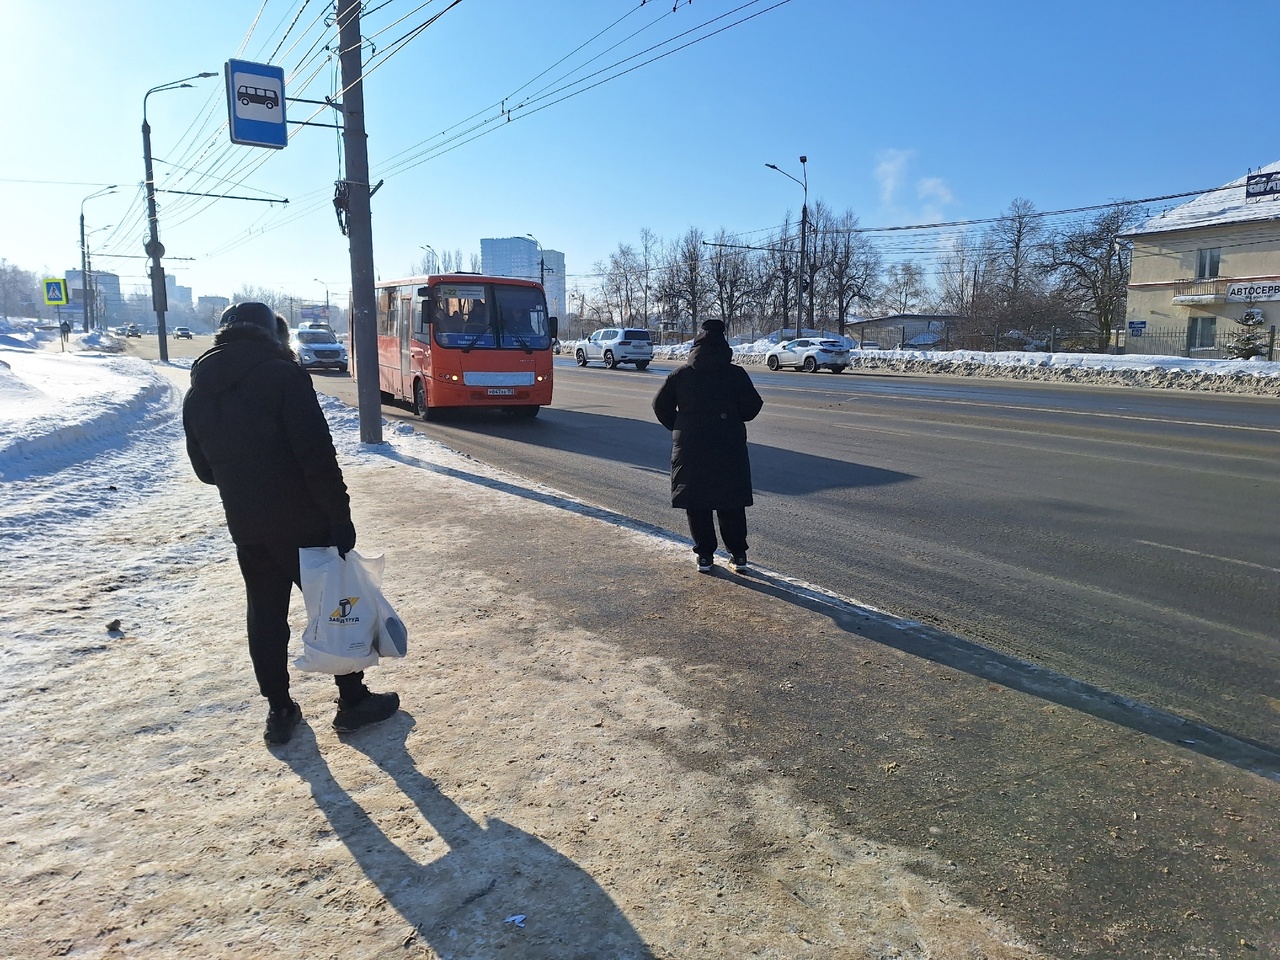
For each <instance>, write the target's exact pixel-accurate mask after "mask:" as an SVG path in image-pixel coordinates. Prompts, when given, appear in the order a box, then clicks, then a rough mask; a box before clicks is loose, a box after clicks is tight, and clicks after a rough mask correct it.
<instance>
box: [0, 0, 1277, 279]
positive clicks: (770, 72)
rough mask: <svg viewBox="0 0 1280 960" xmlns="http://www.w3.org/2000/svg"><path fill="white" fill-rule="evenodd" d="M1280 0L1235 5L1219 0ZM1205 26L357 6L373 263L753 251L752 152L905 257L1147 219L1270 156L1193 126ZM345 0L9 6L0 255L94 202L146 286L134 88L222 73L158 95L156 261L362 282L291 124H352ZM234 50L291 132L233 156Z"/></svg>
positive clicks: (602, 8)
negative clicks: (973, 241)
mask: <svg viewBox="0 0 1280 960" xmlns="http://www.w3.org/2000/svg"><path fill="white" fill-rule="evenodd" d="M1272 12H1273V5H1272V3H1271V2H1270V0H1266V2H1264V0H1237V2H1233V3H1232V4H1231V5H1230V8H1229V9H1228V10H1224V11H1222V14H1221V15H1223V16H1225V17H1226V18H1228V19H1230V20H1231V21H1232V22H1235V23H1247V22H1251V21H1254V20H1258V18H1264V17H1266V16H1268V15H1269V14H1270V13H1272ZM1202 13H1203V9H1202V8H1193V7H1192V6H1191V5H1190V4H1186V3H1183V2H1181V0H1175V2H1172V3H1170V2H1155V0H1136V2H1134V3H1127V4H1114V3H1103V2H1100V0H1081V2H1078V3H1074V4H1071V5H1070V6H1069V8H1066V7H1062V5H1056V6H1055V5H1041V4H1025V3H1019V2H1014V0H1008V2H978V3H975V4H965V5H959V4H953V3H947V2H942V0H935V2H929V0H925V2H921V3H918V4H913V5H911V6H910V8H909V9H905V8H904V7H903V6H902V5H901V4H900V3H889V2H883V0H866V2H858V3H848V2H846V0H697V2H696V3H695V2H691V0H648V2H641V0H592V2H591V3H582V2H580V0H579V2H574V0H539V2H538V3H536V4H533V3H528V2H527V0H427V2H421V0H381V2H369V3H366V4H365V7H364V10H363V13H362V33H363V45H362V57H363V60H364V63H365V80H364V100H365V106H366V126H367V129H368V132H369V157H370V167H371V172H370V179H371V180H372V181H373V182H374V183H378V182H379V181H382V184H383V185H382V187H381V188H380V189H379V191H378V193H377V194H376V195H375V197H374V200H373V217H374V255H375V262H376V266H377V271H378V274H379V276H380V277H381V278H383V279H390V278H393V277H397V276H404V275H406V274H408V273H410V272H412V270H413V269H414V267H415V266H416V264H417V263H418V262H419V261H420V260H421V258H422V256H423V252H424V251H423V248H424V247H426V246H429V247H430V248H431V249H432V250H434V251H436V252H437V253H442V252H445V251H449V252H454V251H457V252H460V253H461V255H462V260H463V262H469V260H470V257H471V255H472V254H473V253H478V252H479V247H480V239H481V238H482V237H503V236H524V235H526V234H533V235H534V236H536V237H537V238H538V239H539V240H540V241H541V242H542V243H543V245H544V246H545V247H547V248H548V249H553V250H559V251H562V252H563V253H564V254H565V258H566V270H567V273H568V281H569V284H570V287H571V289H572V288H574V287H580V288H584V289H587V290H590V288H591V284H592V282H593V281H592V275H593V273H594V272H595V266H596V264H597V263H600V262H602V261H604V260H607V258H608V256H609V254H610V253H611V252H613V251H614V250H616V249H617V247H618V245H619V244H621V243H627V244H631V245H637V244H638V242H639V238H640V234H641V231H642V230H649V231H651V232H652V233H653V234H654V235H656V236H657V237H658V238H660V239H661V240H663V241H668V242H672V241H675V240H676V239H677V238H678V237H680V236H681V235H682V234H684V233H685V232H686V231H687V230H688V229H689V228H690V227H697V228H699V229H701V230H702V231H703V233H704V235H706V236H707V237H708V238H711V237H713V236H715V235H716V234H718V233H719V232H720V231H721V230H724V231H725V232H726V233H727V234H728V235H730V236H731V237H734V238H736V241H737V242H740V243H742V244H744V245H760V244H764V243H765V242H766V238H768V237H769V236H771V235H773V236H776V235H777V233H778V230H779V228H780V226H781V225H782V224H783V223H784V222H789V223H790V224H792V225H793V226H794V224H795V222H796V221H797V219H798V215H799V209H800V204H801V200H802V199H803V197H802V191H801V188H800V186H799V185H797V184H796V183H793V182H791V181H790V180H788V179H787V178H786V177H783V176H779V174H778V172H776V171H773V170H770V169H768V168H767V167H766V166H765V164H767V163H772V164H776V165H777V166H778V167H779V168H780V170H782V171H785V172H788V173H791V174H796V173H799V170H800V165H799V161H798V158H799V156H800V155H801V154H804V155H806V156H807V157H808V162H807V175H808V181H809V201H810V204H811V205H812V204H814V203H816V202H819V201H820V202H822V203H824V204H825V205H826V206H827V207H828V208H829V209H830V210H832V211H833V212H834V213H836V214H840V213H843V212H845V211H846V210H848V211H852V212H853V213H855V214H856V215H857V216H858V217H859V218H860V224H861V226H862V227H863V228H865V229H867V231H868V232H869V233H870V235H871V236H872V238H873V240H874V242H875V243H876V245H877V247H878V248H879V249H880V250H881V252H882V254H883V256H884V258H885V260H886V261H887V262H890V263H892V262H900V261H902V260H904V259H914V260H917V261H918V262H920V263H921V264H923V265H924V266H926V267H931V266H933V265H934V264H936V262H937V259H938V258H939V256H940V255H941V251H944V250H945V249H946V247H947V246H948V245H949V244H951V243H954V242H955V241H956V239H958V238H959V237H960V236H962V235H963V234H964V233H965V232H966V231H970V230H981V229H982V228H983V225H984V224H988V223H990V221H991V220H992V219H993V218H997V217H999V216H1000V215H1001V214H1002V213H1004V212H1005V211H1006V210H1007V209H1008V207H1009V205H1010V203H1012V202H1013V201H1014V200H1015V199H1017V198H1024V199H1026V200H1029V201H1030V202H1031V203H1033V204H1034V205H1035V206H1036V208H1037V209H1038V210H1040V211H1045V212H1046V216H1045V218H1044V219H1045V223H1046V226H1049V227H1056V226H1062V225H1066V224H1070V223H1075V222H1079V221H1081V220H1083V219H1087V218H1088V217H1089V216H1090V213H1089V211H1090V210H1092V209H1096V208H1098V207H1100V206H1103V205H1106V204H1108V203H1111V202H1114V201H1119V200H1144V201H1146V203H1147V204H1148V207H1147V209H1148V210H1149V212H1151V213H1155V212H1158V211H1159V210H1160V209H1164V208H1165V207H1167V206H1170V205H1172V204H1174V203H1176V202H1178V201H1177V199H1176V198H1177V197H1178V196H1179V195H1182V194H1194V193H1197V192H1201V191H1203V190H1206V189H1211V188H1214V187H1217V186H1219V185H1221V184H1225V183H1227V182H1228V181H1230V180H1233V179H1235V178H1237V177H1240V176H1242V175H1244V174H1245V173H1247V172H1248V171H1249V170H1250V169H1252V168H1256V167H1259V166H1262V165H1265V164H1268V163H1271V162H1274V161H1275V160H1277V159H1280V129H1278V128H1277V127H1276V125H1275V124H1269V123H1253V122H1244V123H1242V125H1241V126H1239V127H1233V130H1234V131H1236V133H1240V134H1241V135H1235V133H1233V134H1232V135H1230V136H1228V135H1226V130H1225V128H1222V129H1221V130H1220V135H1218V136H1212V135H1207V136H1200V135H1197V136H1196V138H1195V146H1194V149H1192V148H1191V146H1190V144H1189V142H1188V140H1187V137H1188V135H1189V133H1190V129H1191V128H1195V129H1199V130H1200V132H1201V133H1205V134H1208V133H1210V128H1211V127H1213V126H1214V125H1215V124H1216V125H1218V126H1219V127H1221V126H1222V124H1224V123H1225V121H1224V120H1222V119H1221V118H1222V117H1223V112H1222V111H1223V106H1224V103H1223V96H1224V93H1223V89H1222V88H1221V86H1220V85H1218V84H1214V83H1206V82H1192V80H1191V78H1190V77H1188V78H1186V82H1171V81H1170V76H1171V74H1170V70H1171V69H1172V67H1171V66H1170V64H1171V63H1172V62H1173V60H1174V59H1176V56H1177V52H1178V51H1179V50H1184V49H1185V48H1186V44H1187V43H1188V35H1187V29H1188V24H1190V23H1194V22H1196V20H1195V18H1196V17H1197V16H1199V15H1200V14H1202ZM335 16H336V15H335V10H334V5H333V3H332V0H226V2H224V3H220V4H170V5H162V6H161V7H156V6H155V5H154V4H144V3H143V2H141V0H120V2H117V3H113V4H99V3H93V2H91V0H47V2H44V3H41V4H35V3H27V2H14V3H9V4H7V5H6V14H5V18H6V23H7V25H8V27H9V28H10V30H11V31H12V32H11V34H10V35H11V36H14V37H22V38H26V40H25V41H24V42H21V43H14V44H11V45H10V48H9V49H8V50H7V56H6V57H5V58H3V60H0V78H2V79H3V81H4V83H5V84H6V89H8V90H10V91H13V92H14V95H11V96H10V97H9V98H8V100H7V103H6V120H7V121H8V122H7V128H8V130H9V131H10V134H11V135H9V136H7V137H6V138H5V142H4V144H3V146H0V198H2V199H3V209H4V211H5V217H4V219H3V227H0V257H3V258H4V259H5V260H7V261H8V262H10V263H12V264H14V265H17V266H20V267H22V268H24V269H28V270H33V271H37V272H42V273H44V274H45V275H48V276H56V275H61V274H62V273H63V272H64V271H65V270H67V269H73V268H78V266H79V261H80V249H79V216H80V213H81V206H82V203H83V209H84V214H85V222H86V231H87V233H89V234H90V237H89V246H90V253H91V256H92V258H93V263H94V267H95V269H98V270H111V271H113V272H116V273H118V274H120V275H121V279H122V284H123V286H124V287H125V288H126V289H128V288H130V287H134V286H142V285H144V284H145V282H146V279H145V260H144V258H143V256H142V253H143V251H142V244H143V242H144V240H145V237H146V233H147V228H146V205H145V197H144V195H143V191H142V189H141V186H142V179H143V170H142V149H141V142H140V141H141V135H140V126H141V121H142V99H143V95H144V94H145V93H146V91H147V90H149V89H151V88H153V87H156V86H160V85H163V84H167V83H169V82H170V81H172V80H174V79H177V78H182V77H189V76H191V75H192V74H196V73H199V72H202V71H211V72H214V73H215V74H216V76H215V77H213V78H211V79H207V80H195V81H191V83H192V86H191V87H190V88H179V89H174V90H165V91H161V92H158V93H155V94H152V95H151V96H150V98H149V99H148V101H147V117H148V120H149V122H150V124H151V127H152V152H153V155H154V157H155V166H156V171H157V188H158V190H159V191H160V192H159V193H158V198H159V204H160V214H159V216H160V236H161V239H162V241H163V243H164V245H165V247H166V251H167V253H166V267H167V269H168V270H169V271H170V272H171V273H173V274H175V275H176V277H177V282H178V283H180V284H182V285H184V286H190V287H193V288H194V290H195V293H196V295H202V294H214V295H224V296H226V295H230V294H231V293H232V292H234V289H235V288H236V287H237V286H241V285H246V284H249V285H255V286H261V287H268V288H273V289H278V290H281V291H284V292H286V293H288V294H290V295H294V296H298V297H304V298H305V297H311V298H315V299H323V296H324V289H323V285H322V283H321V282H319V281H323V282H324V283H325V284H328V285H329V286H330V287H333V288H335V289H344V288H345V287H346V284H347V279H346V278H347V276H348V273H349V267H348V259H347V258H348V252H347V244H346V238H345V237H343V235H342V234H341V232H340V231H339V229H338V224H337V220H336V217H335V215H334V207H333V195H334V183H335V181H337V180H340V179H342V178H343V177H344V176H345V172H344V170H343V162H342V143H341V138H340V135H339V133H338V131H336V130H334V129H331V128H327V127H324V126H303V125H301V122H302V121H308V122H310V123H316V124H333V123H336V122H338V121H339V120H340V114H339V113H338V112H337V111H336V110H335V109H333V107H332V106H330V105H329V103H328V102H327V101H333V102H339V101H340V100H341V97H342V91H341V89H340V80H339V70H338V55H339V52H340V51H339V50H338V49H337V46H338V41H337V36H338V30H337V25H336V22H335ZM143 23H145V24H146V29H145V30H144V29H140V28H139V25H140V24H143ZM1259 42H1260V41H1259ZM1244 46H1245V47H1246V48H1248V47H1249V43H1248V42H1245V43H1244ZM1245 52H1247V51H1245ZM1258 52H1259V53H1261V52H1262V51H1258ZM231 58H236V59H243V60H249V61H252V62H260V63H268V62H269V63H271V64H273V65H276V66H279V67H281V68H283V70H284V72H285V80H286V95H287V96H288V97H289V98H292V99H291V100H290V101H289V102H287V104H286V109H287V115H288V118H289V121H290V136H289V145H288V147H286V148H285V149H283V150H278V151H276V150H266V149H261V148H253V147H244V146H237V145H233V144H231V143H230V141H229V138H228V130H227V104H226V95H225V91H224V88H223V81H222V65H223V64H224V63H225V62H226V61H227V60H228V59H231ZM22 91H26V92H25V93H22ZM1240 110H1241V111H1242V114H1243V116H1248V113H1249V110H1248V104H1247V102H1245V101H1241V103H1240ZM1191 118H1200V119H1198V120H1194V121H1193V120H1192V119H1191ZM1189 124H1190V128H1189V126H1188V125H1189ZM110 184H117V185H118V186H117V188H116V189H115V190H114V191H113V192H111V193H109V194H107V195H105V196H102V197H97V198H94V199H90V200H87V201H86V200H85V198H86V197H89V196H90V195H92V194H93V193H96V192H98V191H99V190H101V189H102V188H104V187H105V186H107V185H110ZM200 194H213V195H214V196H201V195H200ZM234 198H252V199H234ZM286 198H287V201H288V202H287V203H286V202H285V200H286ZM1156 198H1164V199H1156ZM873 228H874V229H873ZM188 258H189V259H188ZM315 278H319V281H317V280H316V279H315Z"/></svg>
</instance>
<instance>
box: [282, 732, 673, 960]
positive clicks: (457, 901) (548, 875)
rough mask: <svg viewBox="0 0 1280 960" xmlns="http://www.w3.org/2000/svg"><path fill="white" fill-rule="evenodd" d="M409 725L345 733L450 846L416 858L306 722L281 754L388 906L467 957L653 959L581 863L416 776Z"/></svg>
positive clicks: (429, 940)
mask: <svg viewBox="0 0 1280 960" xmlns="http://www.w3.org/2000/svg"><path fill="white" fill-rule="evenodd" d="M413 727H414V720H413V718H412V717H410V716H409V715H408V714H406V713H404V712H403V711H402V712H401V713H399V714H397V715H396V716H395V717H394V718H392V719H391V720H388V721H387V722H385V723H382V724H379V725H378V726H377V727H375V728H372V729H370V730H367V731H361V732H359V733H356V734H351V735H348V736H346V737H344V738H343V739H344V742H345V743H346V744H347V745H348V746H350V747H353V748H355V749H356V750H359V751H360V752H362V753H364V754H365V755H366V756H367V757H368V758H369V759H370V760H372V761H373V763H374V764H375V765H376V766H377V767H378V768H379V769H381V770H382V771H383V772H384V773H386V774H387V775H388V776H390V777H391V778H392V780H394V781H395V783H396V786H397V787H399V789H400V791H401V792H402V793H403V794H404V796H405V797H406V798H407V799H408V800H410V801H412V803H413V804H414V806H416V807H417V809H418V811H419V812H420V813H421V814H422V817H423V818H424V820H425V821H426V822H427V823H428V824H429V825H430V826H431V828H432V829H433V830H434V831H435V832H436V833H437V834H438V835H439V837H440V839H441V840H442V841H443V842H444V844H445V845H447V846H448V851H447V852H446V853H443V854H437V855H435V856H434V857H433V855H432V852H431V851H430V850H428V851H426V852H424V855H423V857H422V858H421V860H419V859H416V858H414V857H412V856H410V855H409V854H408V853H406V852H405V851H404V850H403V849H401V847H400V845H398V844H397V843H396V842H394V841H393V840H391V839H390V838H389V837H387V835H386V834H385V833H384V832H383V829H382V828H381V827H380V826H379V825H378V824H377V823H375V822H374V820H373V819H372V818H371V817H370V816H369V815H368V814H367V813H366V812H365V811H364V810H363V809H362V808H361V807H360V805H359V803H357V802H356V801H355V800H354V799H352V797H351V795H350V794H349V793H348V792H347V791H346V789H344V788H343V787H342V786H341V785H340V784H339V783H338V782H337V781H336V780H335V779H334V777H333V774H332V773H331V772H330V770H329V765H328V764H327V763H326V762H325V759H324V757H323V755H322V754H321V753H320V751H319V750H318V749H317V748H316V741H315V735H314V733H312V731H311V728H310V727H308V726H307V725H306V724H302V725H300V726H299V727H298V729H297V732H296V734H295V736H294V739H293V742H292V743H291V744H290V745H289V747H288V748H286V749H285V750H284V751H282V752H281V757H282V759H284V760H285V761H286V762H287V763H288V764H289V766H290V767H292V768H293V770H294V772H295V773H297V774H298V776H299V777H301V778H302V779H303V780H305V781H306V782H307V783H308V784H309V785H310V787H311V795H312V796H313V797H314V798H315V801H316V805H317V806H318V807H319V808H320V812H321V813H323V814H324V815H325V817H326V818H327V819H328V820H329V823H330V824H331V825H332V827H333V830H334V833H335V834H336V835H337V836H338V838H339V839H340V840H341V841H342V842H343V844H344V845H345V846H346V847H347V850H348V851H349V852H350V854H351V855H352V856H353V857H354V858H355V860H356V862H357V863H358V864H359V865H360V867H361V869H362V870H364V872H365V874H366V876H368V878H369V879H370V880H371V881H372V882H373V883H374V884H375V885H376V886H377V887H378V889H379V890H380V891H381V892H382V895H383V896H384V897H385V898H386V900H387V903H389V904H390V905H391V906H392V907H393V908H394V909H395V910H396V911H397V912H398V913H399V914H400V915H401V916H402V917H403V918H404V919H405V921H406V922H407V923H408V924H409V926H411V927H413V928H415V930H416V931H417V933H416V939H417V940H419V941H420V942H423V943H425V944H427V945H428V946H430V947H431V948H432V949H433V950H435V951H436V952H437V953H439V954H440V955H441V956H455V957H467V958H469V960H482V958H486V957H497V956H502V957H519V958H521V960H529V958H541V957H545V958H548V960H550V958H555V960H572V958H581V960H598V958H603V957H607V958H610V960H624V958H625V960H654V955H653V953H652V951H651V950H650V949H649V947H648V946H647V945H646V944H645V943H644V941H643V940H642V939H641V938H640V935H639V934H638V933H637V932H636V931H635V929H634V928H633V927H632V926H631V924H630V923H629V922H628V921H627V919H626V917H624V916H623V915H622V911H621V910H619V909H618V906H617V904H615V903H614V902H613V900H612V899H611V898H610V897H609V895H608V894H607V893H606V892H605V891H604V890H603V889H602V888H601V887H600V885H599V884H598V883H596V882H595V880H593V879H592V878H591V876H590V875H588V874H587V873H586V871H584V870H583V869H582V868H581V867H579V866H577V865H576V864H575V863H573V862H572V861H571V860H569V859H568V858H566V857H565V856H564V855H563V854H561V853H558V852H557V851H555V850H553V849H552V848H551V847H549V846H547V845H546V844H545V843H543V842H542V841H541V840H539V839H538V838H537V837H535V836H532V835H530V834H528V833H525V832H524V831H523V830H519V829H517V828H515V827H513V826H511V825H510V824H507V823H503V822H502V821H501V820H489V821H487V823H486V824H485V825H483V826H482V825H480V824H479V823H476V822H475V821H474V820H472V819H471V817H470V816H468V815H467V813H466V812H465V811H464V810H462V809H461V808H460V807H459V806H458V805H457V804H456V803H454V802H453V801H452V800H450V799H449V798H448V797H446V796H445V795H444V794H443V793H441V792H440V790H439V788H438V787H437V786H436V785H435V783H434V782H433V781H432V780H431V779H430V778H429V777H426V776H424V775H423V774H422V773H421V772H419V770H418V768H417V767H416V765H415V764H414V761H413V757H412V756H411V755H410V753H409V750H408V748H407V747H406V744H405V741H406V738H407V737H408V735H409V732H410V731H411V730H412V729H413ZM387 815H388V818H390V817H393V816H395V811H394V810H388V811H387ZM432 849H433V850H438V845H435V846H433V848H432ZM516 917H519V918H521V922H522V924H523V926H519V925H517V922H516V920H514V919H512V918H516Z"/></svg>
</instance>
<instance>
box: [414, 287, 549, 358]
mask: <svg viewBox="0 0 1280 960" xmlns="http://www.w3.org/2000/svg"><path fill="white" fill-rule="evenodd" d="M433 309H434V317H433V320H434V323H433V326H434V328H435V329H434V333H435V341H436V343H438V344H439V345H440V346H442V347H461V348H463V349H464V350H479V349H484V350H494V349H512V348H514V349H518V350H546V349H549V348H550V346H551V337H550V334H549V332H548V323H547V305H546V300H545V299H544V297H543V294H542V291H541V290H538V289H535V288H533V287H524V286H514V285H512V286H507V285H505V284H500V283H495V284H488V283H471V284H465V283H457V284H442V285H441V286H439V287H437V288H436V297H435V305H434V308H433Z"/></svg>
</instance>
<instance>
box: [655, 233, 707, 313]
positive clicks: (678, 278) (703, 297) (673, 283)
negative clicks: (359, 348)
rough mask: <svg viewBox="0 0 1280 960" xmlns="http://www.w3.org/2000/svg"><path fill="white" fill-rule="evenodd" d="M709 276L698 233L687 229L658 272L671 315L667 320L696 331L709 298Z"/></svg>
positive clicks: (669, 250)
mask: <svg viewBox="0 0 1280 960" xmlns="http://www.w3.org/2000/svg"><path fill="white" fill-rule="evenodd" d="M710 287H711V277H710V273H709V271H708V270H707V263H706V260H705V258H704V256H703V247H702V231H701V230H699V229H698V228H697V227H690V228H689V230H688V231H687V232H686V233H685V235H684V236H683V237H681V238H680V239H679V240H678V241H676V243H675V244H673V245H672V246H671V247H670V248H669V249H668V250H667V253H666V257H665V260H664V263H663V270H662V290H663V295H664V296H665V298H666V299H667V300H668V302H669V303H670V305H671V308H672V310H673V312H674V314H675V316H674V317H672V318H671V319H672V320H673V321H675V322H676V323H678V324H679V327H680V329H681V331H682V332H683V331H684V329H685V324H684V320H685V319H686V318H687V319H688V320H689V329H691V330H692V331H694V332H696V331H697V329H698V325H699V324H700V323H701V317H702V314H703V312H704V310H705V308H706V304H707V300H708V298H709V295H710Z"/></svg>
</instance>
